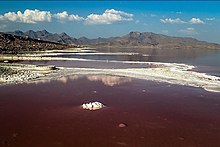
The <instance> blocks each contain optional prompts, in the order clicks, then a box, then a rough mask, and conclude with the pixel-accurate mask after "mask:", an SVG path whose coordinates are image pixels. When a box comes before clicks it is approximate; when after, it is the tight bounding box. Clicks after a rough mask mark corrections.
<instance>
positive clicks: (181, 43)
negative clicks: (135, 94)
mask: <svg viewBox="0 0 220 147" xmlns="http://www.w3.org/2000/svg"><path fill="white" fill-rule="evenodd" d="M84 44H85V43H84ZM90 45H93V46H96V47H103V46H105V47H121V48H132V47H133V48H159V49H220V45H219V44H215V43H208V42H205V41H199V40H197V39H194V38H184V37H171V36H166V35H161V34H155V33H151V32H143V33H141V32H130V33H129V34H127V35H125V36H122V37H116V38H110V39H109V40H104V41H100V42H98V43H92V44H90Z"/></svg>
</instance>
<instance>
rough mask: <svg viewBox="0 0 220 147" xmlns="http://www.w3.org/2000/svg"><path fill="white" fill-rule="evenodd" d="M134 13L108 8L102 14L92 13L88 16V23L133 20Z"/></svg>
mask: <svg viewBox="0 0 220 147" xmlns="http://www.w3.org/2000/svg"><path fill="white" fill-rule="evenodd" d="M132 20H133V14H130V13H126V12H123V11H118V10H114V9H107V10H105V12H104V13H103V14H101V15H99V14H90V15H88V16H87V18H86V24H112V23H114V22H121V21H132Z"/></svg>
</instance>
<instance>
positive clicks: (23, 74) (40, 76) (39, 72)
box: [0, 57, 220, 92]
mask: <svg viewBox="0 0 220 147" xmlns="http://www.w3.org/2000/svg"><path fill="white" fill-rule="evenodd" d="M32 59H33V58H32ZM34 59H36V58H35V57H34ZM55 59H57V58H55ZM58 59H59V58H58ZM72 60H73V61H74V60H80V61H88V60H86V59H72ZM89 61H91V60H89ZM92 61H94V60H92ZM97 62H98V61H97ZM99 62H105V61H99ZM109 62H113V63H123V64H143V65H144V66H145V68H143V67H142V68H126V69H120V68H117V69H116V68H113V69H104V68H70V67H55V66H46V65H44V66H39V65H30V64H19V63H0V67H5V68H11V69H12V70H14V71H15V72H17V73H15V74H13V76H8V75H7V74H6V75H1V77H0V81H2V82H1V85H2V84H15V83H31V82H35V81H39V80H51V79H57V78H60V77H65V76H74V75H112V76H119V77H120V76H122V77H129V78H137V79H142V80H149V81H155V82H162V83H169V84H177V85H185V86H192V87H200V88H203V89H204V90H206V91H209V92H220V77H217V76H212V75H208V74H205V73H199V72H195V71H192V69H193V68H195V67H194V66H191V65H187V64H177V63H162V62H135V61H109Z"/></svg>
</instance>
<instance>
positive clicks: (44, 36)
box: [7, 30, 79, 45]
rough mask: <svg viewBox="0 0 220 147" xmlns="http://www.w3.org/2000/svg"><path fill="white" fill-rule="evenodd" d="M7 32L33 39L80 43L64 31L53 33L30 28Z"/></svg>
mask: <svg viewBox="0 0 220 147" xmlns="http://www.w3.org/2000/svg"><path fill="white" fill-rule="evenodd" d="M7 33H8V34H12V35H16V36H22V37H29V38H32V39H37V40H43V41H49V42H55V43H61V44H71V45H76V44H79V43H78V40H77V39H76V38H72V37H70V36H69V35H67V34H66V33H64V32H63V33H61V34H57V33H54V34H53V33H49V32H48V31H46V30H42V31H36V32H35V31H33V30H29V31H27V32H22V31H19V30H16V31H14V32H7Z"/></svg>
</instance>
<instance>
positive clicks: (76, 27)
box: [0, 1, 220, 43]
mask: <svg viewBox="0 0 220 147" xmlns="http://www.w3.org/2000/svg"><path fill="white" fill-rule="evenodd" d="M219 8H220V2H202V1H200V2H169V1H162V2H150V1H145V2H134V1H117V2H116V1H109V2H98V1H91V2H88V1H81V2H80V1H78V2H74V1H69V2H68V1H66V2H61V1H58V2H50V1H48V2H44V1H40V2H39V1H38V2H37V1H33V2H31V1H29V2H21V1H20V2H13V1H12V2H0V31H1V32H6V31H14V30H22V31H27V30H29V29H32V30H35V31H37V30H43V29H46V30H48V31H49V32H52V33H61V32H66V33H67V34H69V35H70V36H72V37H76V38H78V37H82V36H85V37H88V38H97V37H111V36H122V35H125V34H127V33H129V32H130V31H140V32H155V33H160V34H165V35H170V36H183V37H194V38H197V39H199V40H205V41H209V42H216V43H220V35H219V34H220V27H219V26H220V9H219Z"/></svg>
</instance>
